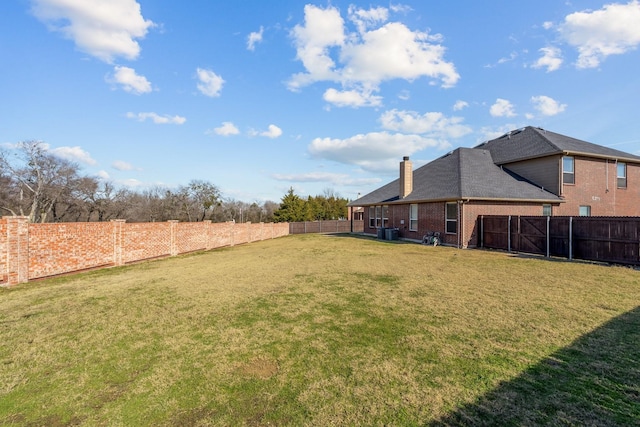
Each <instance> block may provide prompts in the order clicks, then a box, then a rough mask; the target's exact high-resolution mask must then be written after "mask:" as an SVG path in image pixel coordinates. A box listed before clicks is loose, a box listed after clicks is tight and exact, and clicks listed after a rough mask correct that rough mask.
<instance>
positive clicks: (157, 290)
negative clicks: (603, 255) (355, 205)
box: [0, 235, 640, 425]
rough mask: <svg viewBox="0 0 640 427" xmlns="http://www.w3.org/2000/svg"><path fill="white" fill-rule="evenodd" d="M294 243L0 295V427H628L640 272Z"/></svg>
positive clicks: (303, 240)
mask: <svg viewBox="0 0 640 427" xmlns="http://www.w3.org/2000/svg"><path fill="white" fill-rule="evenodd" d="M639 274H640V273H639V272H638V271H635V270H631V269H627V268H617V267H606V266H598V265H590V264H582V263H568V262H556V261H548V260H543V259H536V258H523V257H517V256H511V255H508V254H503V253H490V252H483V251H471V250H468V251H461V250H456V249H452V248H446V247H436V248H433V247H429V246H421V245H415V244H402V243H392V242H379V241H375V240H370V239H361V238H354V237H344V236H343V237H337V236H322V235H305V236H290V237H286V238H281V239H277V240H272V241H267V242H261V243H255V244H251V245H244V246H240V247H234V248H228V249H223V250H216V251H212V252H208V253H201V254H194V255H190V256H183V257H178V258H172V259H166V260H160V261H154V262H149V263H144V264H138V265H133V266H129V267H125V268H115V269H110V270H103V271H97V272H91V273H86V274H80V275H77V276H68V277H64V278H58V279H52V280H46V281H42V282H34V283H29V284H26V285H20V286H18V287H15V288H12V289H3V290H0V339H1V341H2V343H3V346H2V347H1V348H0V364H1V366H0V368H1V369H0V425H44V424H48V423H49V421H50V420H55V421H56V423H57V424H58V425H265V424H276V425H330V424H339V425H344V424H348V425H372V424H373V425H379V424H394V425H428V424H434V425H439V424H445V425H447V424H452V425H455V424H460V423H467V424H469V423H470V424H477V425H483V424H486V425H491V424H495V423H496V422H498V421H500V420H502V421H505V420H506V422H507V423H511V424H514V425H521V424H525V425H526V424H551V425H553V424H576V425H580V424H585V423H595V424H598V425H625V424H629V423H633V422H635V421H637V419H638V418H640V399H639V396H640V390H639V389H638V384H640V371H639V369H638V366H640V354H639V353H640V350H639V346H638V342H640V336H639V334H640V332H639V331H640V310H639V308H638V301H640V276H639Z"/></svg>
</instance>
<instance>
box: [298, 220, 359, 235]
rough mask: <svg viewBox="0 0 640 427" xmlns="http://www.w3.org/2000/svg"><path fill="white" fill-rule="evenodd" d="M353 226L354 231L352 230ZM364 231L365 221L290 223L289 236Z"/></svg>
mask: <svg viewBox="0 0 640 427" xmlns="http://www.w3.org/2000/svg"><path fill="white" fill-rule="evenodd" d="M352 224H353V229H352V228H351V226H352ZM363 231H364V221H363V220H354V221H349V220H324V221H304V222H290V223H289V234H305V233H352V232H353V233H362V232H363Z"/></svg>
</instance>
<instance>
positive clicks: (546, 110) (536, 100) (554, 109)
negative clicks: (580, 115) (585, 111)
mask: <svg viewBox="0 0 640 427" xmlns="http://www.w3.org/2000/svg"><path fill="white" fill-rule="evenodd" d="M531 102H532V103H533V105H534V108H535V109H536V110H538V111H539V112H540V114H542V115H543V116H555V115H556V114H560V113H562V112H563V111H564V110H565V109H566V108H567V104H560V103H559V102H558V101H556V100H555V99H553V98H550V97H548V96H544V95H541V96H532V97H531Z"/></svg>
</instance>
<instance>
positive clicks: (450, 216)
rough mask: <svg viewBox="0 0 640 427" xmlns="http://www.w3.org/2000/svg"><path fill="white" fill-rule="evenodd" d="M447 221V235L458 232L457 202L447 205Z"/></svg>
mask: <svg viewBox="0 0 640 427" xmlns="http://www.w3.org/2000/svg"><path fill="white" fill-rule="evenodd" d="M445 220H446V227H447V230H446V231H447V233H457V232H458V204H457V203H456V202H453V203H447V207H446V212H445Z"/></svg>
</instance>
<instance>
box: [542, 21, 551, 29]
mask: <svg viewBox="0 0 640 427" xmlns="http://www.w3.org/2000/svg"><path fill="white" fill-rule="evenodd" d="M542 28H544V29H545V30H550V29H551V28H553V22H551V21H545V22H543V23H542Z"/></svg>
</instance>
